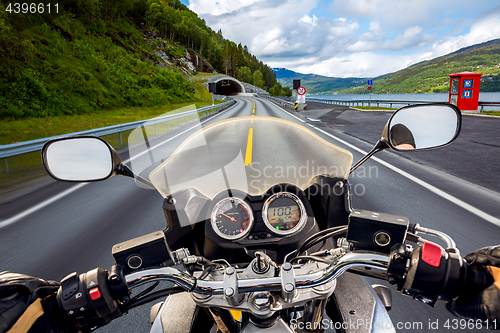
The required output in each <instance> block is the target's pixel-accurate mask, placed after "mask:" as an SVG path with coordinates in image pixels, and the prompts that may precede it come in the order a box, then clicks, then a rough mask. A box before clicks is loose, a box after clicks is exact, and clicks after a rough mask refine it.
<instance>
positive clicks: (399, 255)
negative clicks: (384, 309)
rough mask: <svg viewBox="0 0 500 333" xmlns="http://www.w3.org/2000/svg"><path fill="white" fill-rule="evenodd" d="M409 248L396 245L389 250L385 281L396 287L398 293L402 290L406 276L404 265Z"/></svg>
mask: <svg viewBox="0 0 500 333" xmlns="http://www.w3.org/2000/svg"><path fill="white" fill-rule="evenodd" d="M410 249H411V247H409V246H408V245H405V244H396V245H394V246H393V247H392V248H391V253H390V254H389V258H390V260H389V265H388V266H387V273H386V275H387V281H389V283H390V284H395V285H397V289H398V291H401V290H402V289H403V284H404V282H405V280H404V276H405V274H406V264H407V262H408V258H409V256H410V254H411V250H410Z"/></svg>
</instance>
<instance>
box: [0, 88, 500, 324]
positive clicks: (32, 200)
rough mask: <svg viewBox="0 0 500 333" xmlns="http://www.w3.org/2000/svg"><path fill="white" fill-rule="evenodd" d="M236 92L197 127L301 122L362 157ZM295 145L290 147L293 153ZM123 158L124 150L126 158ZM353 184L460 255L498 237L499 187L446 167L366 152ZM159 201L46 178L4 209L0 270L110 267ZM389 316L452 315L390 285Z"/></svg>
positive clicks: (177, 135) (361, 201)
mask: <svg viewBox="0 0 500 333" xmlns="http://www.w3.org/2000/svg"><path fill="white" fill-rule="evenodd" d="M237 101H238V103H237V104H236V105H235V106H233V107H231V108H230V109H227V110H225V111H223V112H221V113H219V114H217V115H216V116H213V117H210V118H207V119H204V120H202V121H203V122H204V123H203V126H206V125H209V124H212V123H215V122H217V121H219V120H223V119H227V118H232V117H240V116H251V115H252V114H255V115H260V116H271V117H279V118H283V119H286V120H290V121H293V122H296V123H299V124H301V125H303V126H306V127H307V128H310V129H311V130H312V131H314V132H315V133H316V134H318V135H319V136H321V137H322V138H324V139H325V140H327V141H330V142H332V143H334V144H336V145H338V146H339V147H341V148H344V149H347V150H349V151H351V152H352V153H353V155H354V161H356V160H358V159H359V158H361V157H362V155H363V154H362V152H360V151H365V152H366V151H368V150H369V149H370V148H371V146H372V144H369V143H368V142H367V141H366V140H362V139H359V138H356V137H355V136H353V135H348V134H346V133H344V132H342V131H341V130H340V129H338V128H335V127H327V126H318V127H316V126H315V125H314V122H307V119H305V118H304V117H301V116H300V114H299V115H297V114H296V113H294V114H291V113H289V112H287V111H285V110H283V109H281V108H280V107H278V106H276V105H274V104H272V103H270V102H268V101H267V100H263V99H259V98H254V97H248V98H237ZM254 110H255V111H254ZM354 116H355V114H354V115H353V117H354ZM351 120H352V121H355V119H354V118H353V119H351ZM346 121H350V120H349V119H347V120H346ZM191 127H192V128H191ZM195 130H196V127H193V125H188V126H185V127H183V128H181V129H178V130H177V131H174V132H171V133H169V134H168V135H167V136H165V137H164V138H163V139H162V140H169V141H168V143H167V144H165V145H163V146H162V148H161V149H162V150H163V151H164V154H170V153H172V152H173V151H174V150H175V148H176V147H178V146H179V145H180V144H181V143H182V142H183V140H184V139H186V138H187V137H188V136H189V135H191V134H192V133H193V131H195ZM381 131H382V128H380V132H381ZM262 140H263V139H262V137H260V136H258V135H254V136H253V147H254V149H253V152H254V154H253V156H252V158H254V159H258V158H259V154H265V153H266V152H262V151H259V147H260V146H262V145H263V144H264V142H262ZM444 149H446V148H444ZM435 153H436V154H439V151H435ZM301 154H302V152H301V151H296V156H297V158H300V156H301ZM166 157H168V155H165V158H166ZM127 158H128V156H127V155H124V156H123V159H124V160H126V159H127ZM477 163H481V161H477ZM351 183H352V187H353V189H354V198H353V206H354V207H355V208H361V209H368V210H374V211H379V212H385V213H390V214H396V215H404V216H407V217H409V219H410V222H411V223H417V222H418V223H420V224H421V225H423V226H426V227H429V228H435V229H439V230H442V231H445V232H447V233H448V234H449V235H450V236H452V237H453V238H454V239H455V241H456V242H457V245H458V248H459V250H460V251H461V253H462V254H466V253H469V252H471V251H473V250H475V249H477V248H479V247H482V246H487V245H493V244H498V243H499V241H500V227H499V225H498V223H499V219H500V209H499V207H500V195H499V193H497V192H494V191H491V190H487V189H485V188H482V187H480V186H477V185H475V184H472V183H469V182H466V181H463V180H462V179H460V178H458V177H455V176H450V175H449V174H447V173H446V172H444V171H440V170H437V169H435V168H432V167H430V166H428V165H425V164H422V163H416V162H414V161H411V160H409V159H406V158H402V157H401V156H399V155H398V154H395V153H392V152H382V153H380V154H378V155H377V159H371V160H369V161H368V162H367V163H366V164H365V165H364V166H363V167H362V168H360V169H359V170H358V171H357V172H356V173H355V174H354V175H353V176H352V178H351ZM61 193H63V194H65V193H67V194H65V195H61ZM56 195H60V198H57V199H58V200H55V201H54V202H52V203H50V204H48V205H46V206H44V207H43V208H40V209H39V210H37V211H35V212H33V213H31V214H27V215H26V216H24V217H22V218H19V219H17V220H15V222H13V223H10V224H9V225H6V224H7V223H5V222H8V221H13V220H12V217H15V216H19V215H18V214H21V213H23V212H25V211H26V210H27V209H30V208H32V207H34V206H36V205H37V204H40V203H43V202H44V201H45V200H47V199H48V198H53V197H54V196H56ZM162 201H163V198H162V197H161V196H159V195H158V194H157V193H156V192H154V191H152V190H147V189H143V188H140V187H138V186H137V185H136V184H135V182H134V180H133V179H131V178H125V177H112V178H111V179H109V180H107V181H104V182H97V183H88V184H85V185H75V184H65V183H54V184H52V185H49V186H47V187H45V188H43V189H41V190H39V191H38V192H35V193H32V194H30V195H27V196H25V197H22V198H20V199H19V200H16V201H14V202H11V203H10V204H9V205H8V206H7V207H5V209H3V210H2V212H0V251H1V253H2V255H1V257H0V270H5V269H8V270H13V271H17V272H23V273H26V274H30V275H34V276H40V277H44V278H47V279H54V280H60V279H62V278H63V277H64V276H66V275H67V274H68V273H71V272H73V271H76V272H80V273H82V272H86V271H87V270H90V269H93V268H95V267H102V268H105V269H108V268H109V267H110V266H111V265H113V263H114V261H113V258H112V256H111V248H112V246H113V245H114V244H116V243H119V242H123V241H125V240H128V239H131V238H134V237H138V236H141V235H144V234H147V233H150V232H153V231H157V230H161V229H163V228H164V227H165V217H164V215H163V212H162V209H161V207H162ZM2 225H3V226H4V227H2ZM5 225H6V226H5ZM376 282H377V283H379V282H378V281H376ZM151 304H154V303H151ZM390 315H391V318H392V319H393V321H394V323H395V325H397V324H398V323H402V325H403V327H404V325H406V327H410V329H404V328H403V329H399V330H398V332H414V331H415V329H414V328H415V327H419V326H418V323H422V325H423V326H422V327H423V328H424V330H421V331H422V332H427V331H429V332H431V331H432V332H436V330H428V329H425V328H426V327H428V323H429V321H432V322H435V321H436V320H438V321H439V325H440V326H439V330H437V331H439V332H445V331H447V330H446V329H445V328H444V326H443V325H444V323H445V322H446V320H447V319H453V318H454V317H452V316H451V315H449V314H448V312H447V311H446V310H445V309H444V307H443V306H442V305H439V306H437V308H435V309H433V308H431V307H429V306H427V305H424V304H421V303H418V302H416V301H413V300H412V299H411V298H409V297H404V296H401V295H399V294H397V293H396V291H395V290H394V288H393V310H392V311H391V312H390ZM415 325H417V326H415ZM400 326H401V325H400ZM149 327H150V326H149V306H148V305H144V306H142V307H140V308H138V309H133V310H131V311H130V313H129V314H128V315H127V316H125V317H123V318H121V319H118V320H116V321H114V322H113V323H111V324H110V325H108V326H107V327H105V328H102V329H100V330H99V331H100V332H147V331H148V329H149ZM460 331H461V330H454V332H460ZM473 331H475V330H464V332H473Z"/></svg>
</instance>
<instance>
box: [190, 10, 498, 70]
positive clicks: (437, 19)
mask: <svg viewBox="0 0 500 333" xmlns="http://www.w3.org/2000/svg"><path fill="white" fill-rule="evenodd" d="M325 1H328V3H325ZM477 1H479V3H477V2H474V3H472V2H471V1H469V0H440V1H436V0H419V1H415V0H398V1H394V0H312V1H305V0H284V1H281V0H266V1H264V0H231V1H229V0H215V1H210V0H209V1H206V0H190V5H189V7H190V8H191V9H192V10H194V11H195V12H197V13H198V14H199V16H200V17H202V18H203V19H205V20H206V22H207V24H208V25H209V26H210V27H211V28H212V29H213V30H216V31H218V30H219V29H221V30H222V33H223V35H224V37H225V38H228V39H230V40H232V41H234V42H235V43H237V44H238V43H241V44H242V45H247V46H248V47H249V49H250V52H252V53H253V54H254V55H256V56H257V57H258V58H259V59H261V60H262V61H264V62H265V63H267V64H269V65H270V66H272V67H286V68H289V69H291V70H296V71H299V72H300V71H302V72H306V73H315V74H320V75H330V76H338V77H347V76H361V77H373V76H376V75H381V74H386V73H389V72H393V71H396V70H399V69H402V68H404V67H406V66H408V65H411V64H413V63H417V62H419V61H422V60H427V59H430V58H433V57H436V56H441V55H444V54H447V53H450V52H453V51H456V50H458V49H459V48H461V47H465V46H469V45H472V44H476V43H481V42H484V41H487V40H490V39H494V38H499V37H500V6H499V7H497V8H493V9H492V10H489V11H485V12H483V13H480V14H479V16H478V17H477V18H474V17H473V16H471V15H469V16H466V15H464V13H465V12H466V11H467V10H468V9H470V8H472V7H474V6H477V7H478V6H480V5H481V3H483V2H484V1H489V0H477ZM494 5H496V3H494ZM483 7H486V6H484V4H483ZM328 8H329V10H330V11H331V12H330V13H328V10H327V9H328ZM475 12H476V13H477V12H478V10H477V9H476V10H475ZM457 13H460V15H458V14H457ZM457 34H458V35H457Z"/></svg>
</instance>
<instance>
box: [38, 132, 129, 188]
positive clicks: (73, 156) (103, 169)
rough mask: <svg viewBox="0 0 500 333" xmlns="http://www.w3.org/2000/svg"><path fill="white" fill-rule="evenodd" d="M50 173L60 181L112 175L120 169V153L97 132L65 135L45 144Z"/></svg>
mask: <svg viewBox="0 0 500 333" xmlns="http://www.w3.org/2000/svg"><path fill="white" fill-rule="evenodd" d="M42 161H43V166H44V167H45V170H46V171H47V173H48V174H49V175H50V176H51V177H52V178H54V179H55V180H58V181H65V182H94V181H101V180H105V179H108V178H110V177H111V176H113V175H115V174H116V173H117V172H118V171H120V169H121V166H122V164H121V162H122V160H121V158H120V155H118V153H117V152H116V150H114V149H113V147H111V146H110V145H109V144H108V143H107V142H106V141H104V140H103V139H101V138H99V137H95V136H73V137H63V138H57V139H53V140H49V141H47V142H46V143H45V144H44V145H43V147H42Z"/></svg>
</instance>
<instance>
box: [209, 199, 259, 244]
mask: <svg viewBox="0 0 500 333" xmlns="http://www.w3.org/2000/svg"><path fill="white" fill-rule="evenodd" d="M211 222H212V229H213V230H214V231H215V233H216V234H217V235H219V236H220V237H222V238H224V239H227V240H236V239H240V238H243V237H245V236H246V235H248V233H249V232H250V229H251V228H252V225H253V213H252V209H251V208H250V205H249V204H248V203H246V202H245V201H244V200H242V199H239V198H225V199H222V200H221V201H219V202H218V203H217V204H216V205H215V207H214V209H213V210H212V216H211Z"/></svg>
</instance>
